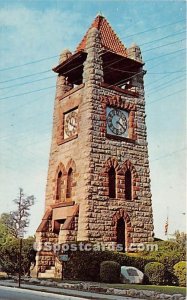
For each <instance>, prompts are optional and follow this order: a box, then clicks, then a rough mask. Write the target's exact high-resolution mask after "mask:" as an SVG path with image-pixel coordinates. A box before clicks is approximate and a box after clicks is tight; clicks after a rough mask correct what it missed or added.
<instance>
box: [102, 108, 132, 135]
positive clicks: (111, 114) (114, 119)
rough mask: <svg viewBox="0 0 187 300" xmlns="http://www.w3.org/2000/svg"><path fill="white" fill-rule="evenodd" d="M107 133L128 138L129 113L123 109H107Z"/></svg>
mask: <svg viewBox="0 0 187 300" xmlns="http://www.w3.org/2000/svg"><path fill="white" fill-rule="evenodd" d="M106 113H107V133H108V134H111V135H115V136H120V137H128V112H127V111H125V110H122V109H117V108H111V107H107V112H106Z"/></svg>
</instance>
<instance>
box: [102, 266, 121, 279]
mask: <svg viewBox="0 0 187 300" xmlns="http://www.w3.org/2000/svg"><path fill="white" fill-rule="evenodd" d="M120 274H121V266H120V264H119V263H117V262H115V261H103V262H102V263H101V265H100V280H101V282H107V283H119V282H120Z"/></svg>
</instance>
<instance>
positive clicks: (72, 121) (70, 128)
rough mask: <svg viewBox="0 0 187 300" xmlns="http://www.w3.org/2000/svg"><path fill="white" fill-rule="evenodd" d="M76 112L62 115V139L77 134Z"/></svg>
mask: <svg viewBox="0 0 187 300" xmlns="http://www.w3.org/2000/svg"><path fill="white" fill-rule="evenodd" d="M77 116H78V110H77V109H75V110H73V111H71V112H68V113H66V114H65V115H64V138H65V139H66V138H70V137H72V136H74V135H76V134H77V128H78V118H77Z"/></svg>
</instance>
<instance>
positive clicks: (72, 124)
mask: <svg viewBox="0 0 187 300" xmlns="http://www.w3.org/2000/svg"><path fill="white" fill-rule="evenodd" d="M73 120H74V121H75V123H73ZM69 124H70V125H71V126H72V127H73V128H74V129H76V127H77V124H76V120H75V119H74V118H70V122H69Z"/></svg>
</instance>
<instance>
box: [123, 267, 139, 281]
mask: <svg viewBox="0 0 187 300" xmlns="http://www.w3.org/2000/svg"><path fill="white" fill-rule="evenodd" d="M143 277H144V274H143V273H142V272H141V271H140V270H138V269H137V268H135V267H129V266H128V267H126V266H122V267H121V282H122V283H142V281H143Z"/></svg>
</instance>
